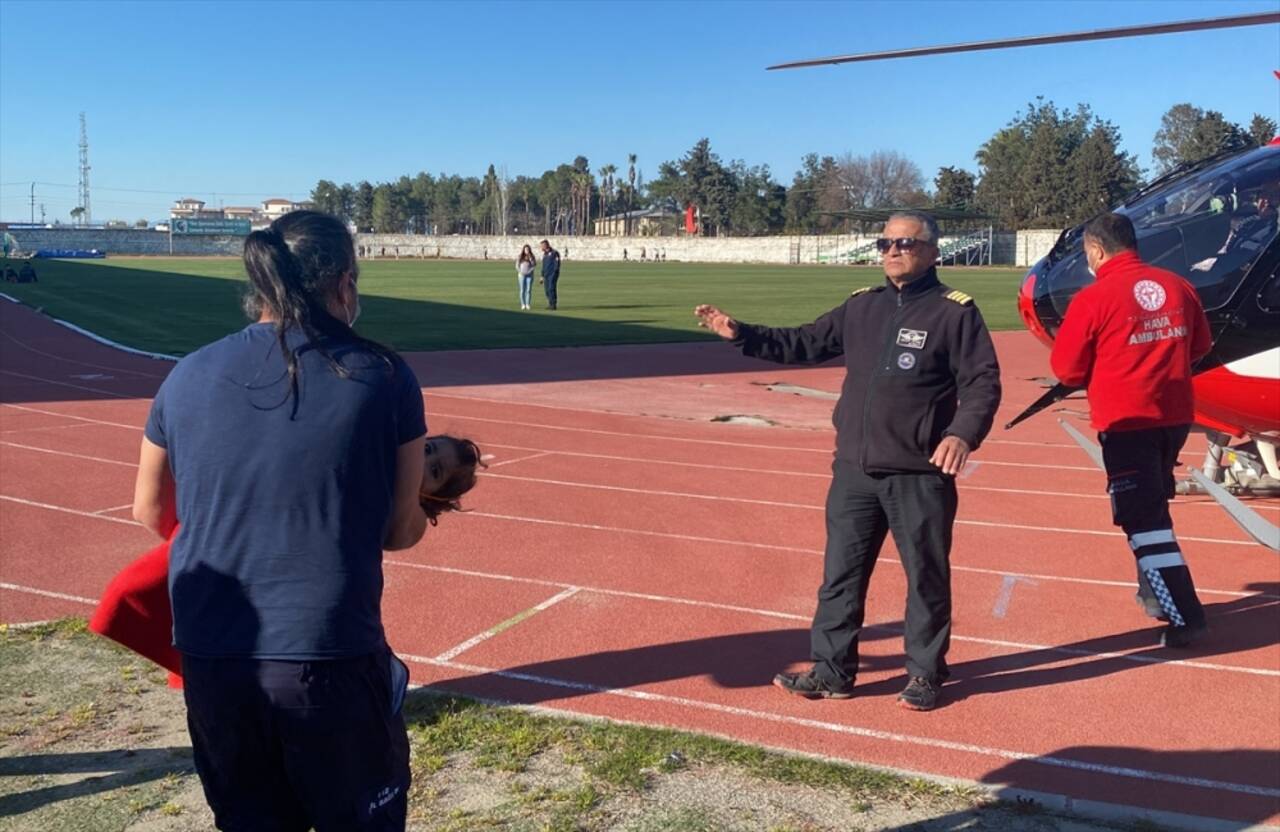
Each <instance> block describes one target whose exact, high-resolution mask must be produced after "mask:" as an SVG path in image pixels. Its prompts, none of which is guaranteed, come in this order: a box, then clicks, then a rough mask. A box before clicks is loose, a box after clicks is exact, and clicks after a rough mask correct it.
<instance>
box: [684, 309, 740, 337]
mask: <svg viewBox="0 0 1280 832" xmlns="http://www.w3.org/2000/svg"><path fill="white" fill-rule="evenodd" d="M693 314H695V315H697V316H698V326H701V327H705V328H707V329H709V330H711V331H712V332H714V333H715V334H716V335H719V336H720V337H721V338H725V339H728V340H733V339H734V338H737V337H738V322H737V321H735V320H734V319H733V318H731V317H729V315H728V313H726V312H724V311H722V310H721V309H719V308H718V307H715V306H711V305H709V304H706V303H704V304H701V305H699V306H695V307H694V308H693Z"/></svg>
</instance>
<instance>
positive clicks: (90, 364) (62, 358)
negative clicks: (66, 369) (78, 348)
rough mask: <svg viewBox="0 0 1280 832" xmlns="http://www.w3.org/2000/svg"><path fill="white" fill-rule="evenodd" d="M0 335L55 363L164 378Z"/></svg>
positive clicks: (143, 376) (7, 335) (1, 333)
mask: <svg viewBox="0 0 1280 832" xmlns="http://www.w3.org/2000/svg"><path fill="white" fill-rule="evenodd" d="M64 325H65V324H64ZM0 335H3V336H4V337H5V338H8V339H9V340H10V341H12V342H13V343H15V344H17V345H18V346H19V347H21V348H22V349H24V350H27V351H28V352H33V353H35V354H36V355H42V356H44V357H45V358H52V359H53V360H54V361H62V362H64V363H67V364H79V365H80V366H81V367H92V368H93V369H95V370H110V371H111V372H113V373H124V374H127V375H132V376H140V377H142V378H154V379H163V378H164V376H163V375H157V374H156V373H144V372H142V371H141V370H125V369H122V368H120V367H107V366H105V365H103V364H94V363H93V362H91V361H82V360H80V359H78V358H67V357H66V356H61V355H54V354H53V353H51V352H45V351H44V350H41V349H37V348H36V347H33V346H31V345H30V344H28V343H27V342H26V341H22V340H20V339H18V338H15V337H14V336H12V335H10V334H9V333H7V332H0ZM114 346H117V347H118V345H114ZM143 354H144V355H150V353H143Z"/></svg>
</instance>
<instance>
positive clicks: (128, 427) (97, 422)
mask: <svg viewBox="0 0 1280 832" xmlns="http://www.w3.org/2000/svg"><path fill="white" fill-rule="evenodd" d="M0 407H12V408H13V409H14V410H25V411H26V412H27V413H40V414H43V415H45V416H61V417H62V418H64V419H75V420H76V421H77V422H86V423H88V424H91V425H103V426H105V427H109V428H125V429H126V430H131V431H134V432H136V433H141V432H142V426H141V425H126V424H124V423H123V422H108V421H107V420H105V419H91V418H89V417H88V416H76V415H74V414H71V413H59V412H58V411H56V410H42V409H40V408H38V407H28V406H27V405H22V404H9V403H8V402H4V403H0Z"/></svg>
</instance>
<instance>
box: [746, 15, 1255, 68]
mask: <svg viewBox="0 0 1280 832" xmlns="http://www.w3.org/2000/svg"><path fill="white" fill-rule="evenodd" d="M1268 23H1280V14H1276V13H1274V12H1263V13H1260V14H1243V15H1235V16H1232V17H1209V18H1202V19H1198V20H1180V21H1174V22H1171V23H1152V24H1147V25H1143V26H1120V27H1117V28H1114V29H1093V30H1091V31H1086V32H1066V33H1063V34H1057V35H1031V36H1029V37H1021V38H1001V39H999V40H980V41H973V42H971V43H951V44H944V45H941V46H917V47H913V48H910V49H891V50H889V51H886V52H862V53H858V54H855V55H835V56H832V57H830V58H814V59H813V60H808V61H791V62H789V63H785V64H774V65H773V66H771V67H767V69H771V70H772V69H799V68H801V67H808V66H825V65H827V64H833V65H834V64H849V63H858V62H861V61H883V60H888V59H890V58H918V57H922V56H924V55H945V54H949V53H952V52H981V51H984V50H988V49H1013V48H1015V47H1019V46H1043V45H1045V44H1050V43H1075V42H1077V41H1085V40H1107V39H1110V38H1130V37H1141V36H1143V35H1167V34H1172V33H1175V32H1197V31H1201V30H1204V29H1229V28H1233V27H1237V26H1263V25H1266V24H1268Z"/></svg>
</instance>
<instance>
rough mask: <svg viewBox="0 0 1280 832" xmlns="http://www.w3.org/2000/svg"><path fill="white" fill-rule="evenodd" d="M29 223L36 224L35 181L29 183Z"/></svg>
mask: <svg viewBox="0 0 1280 832" xmlns="http://www.w3.org/2000/svg"><path fill="white" fill-rule="evenodd" d="M31 224H32V225H35V224H36V183H34V182H32V183H31Z"/></svg>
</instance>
